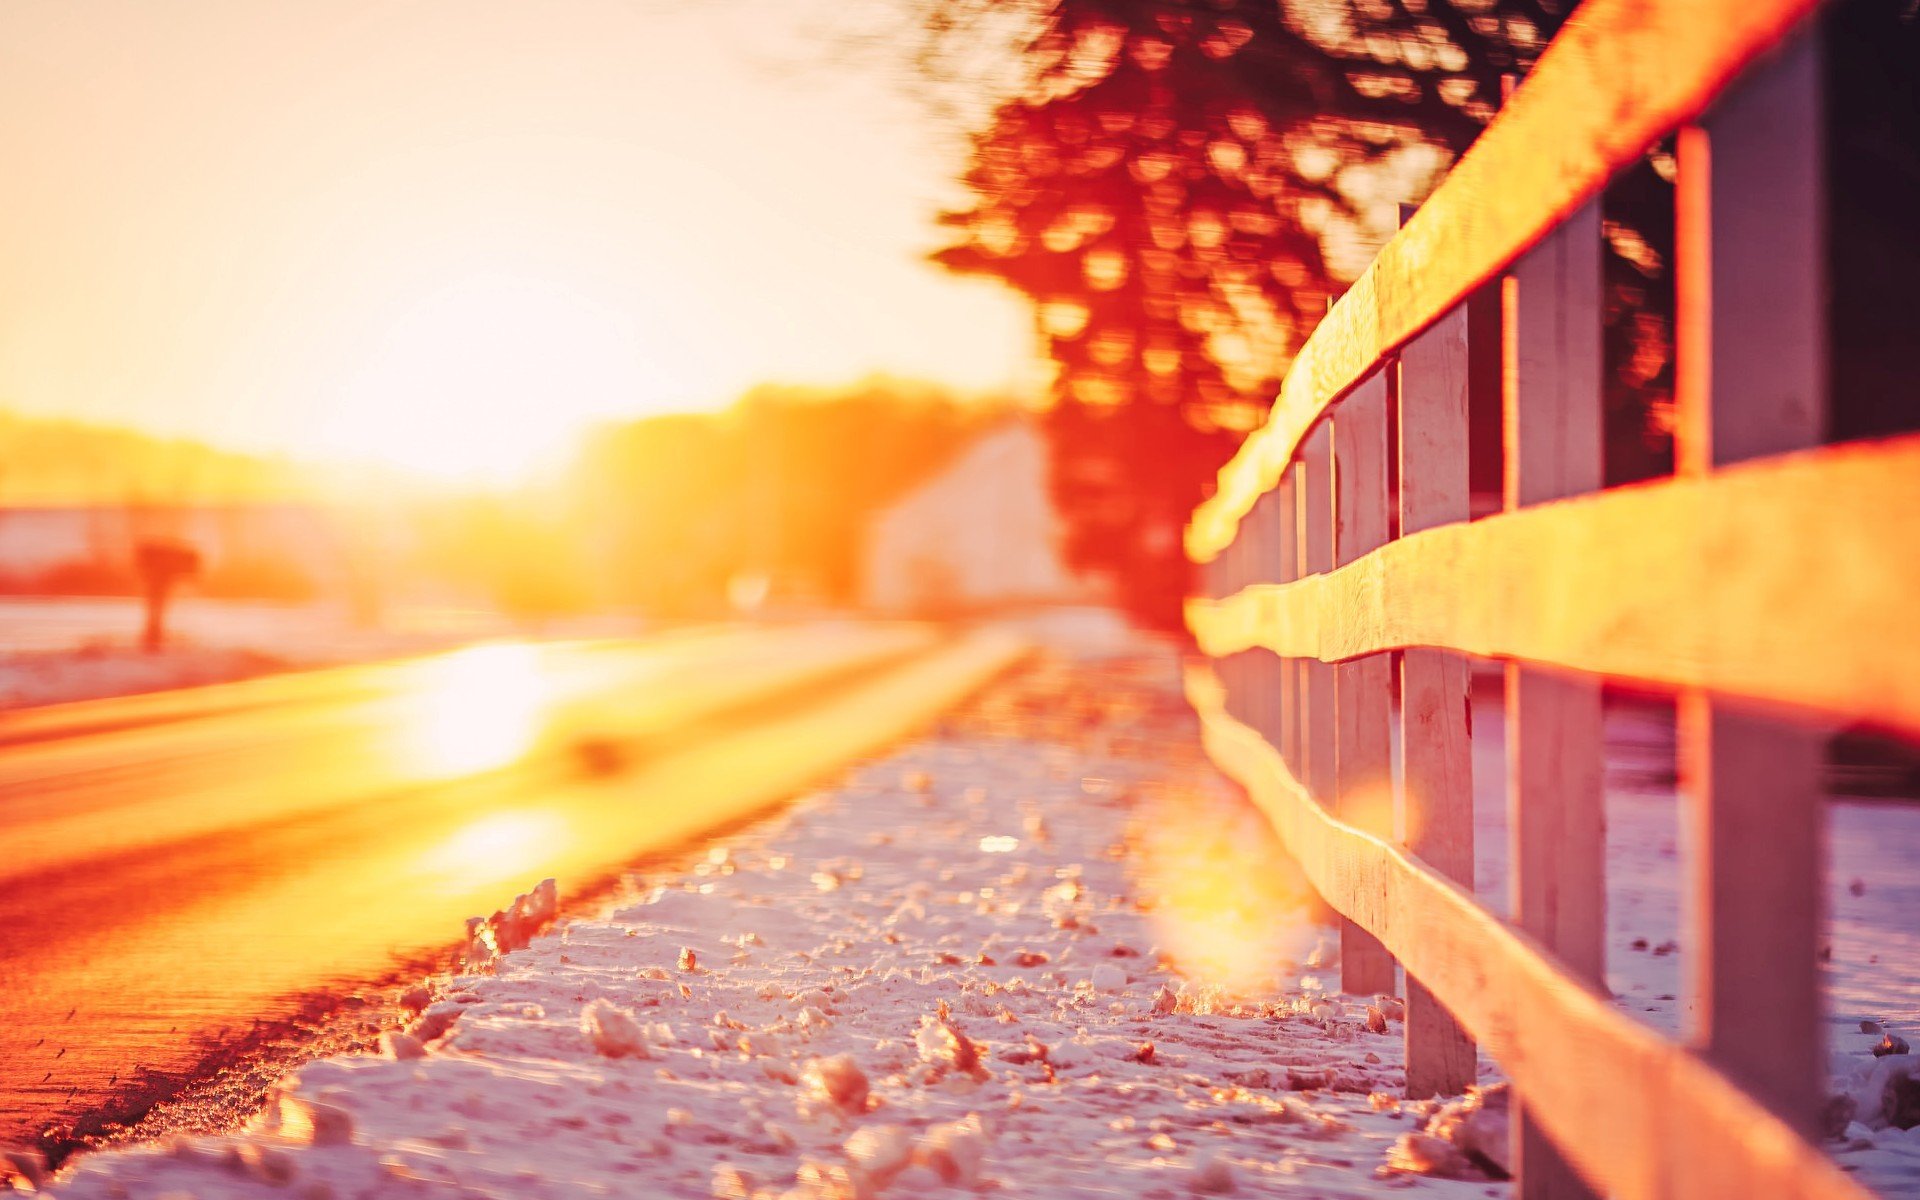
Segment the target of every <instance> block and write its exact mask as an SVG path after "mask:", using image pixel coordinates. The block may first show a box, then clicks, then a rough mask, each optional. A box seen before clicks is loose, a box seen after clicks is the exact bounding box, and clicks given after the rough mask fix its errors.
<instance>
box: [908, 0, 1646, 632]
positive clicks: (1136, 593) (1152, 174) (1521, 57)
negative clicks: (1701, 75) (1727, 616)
mask: <svg viewBox="0 0 1920 1200" xmlns="http://www.w3.org/2000/svg"><path fill="white" fill-rule="evenodd" d="M1013 7H1015V6H1014V5H1011V4H1009V3H1007V2H1006V0H969V2H963V3H958V4H942V5H933V6H928V7H927V8H926V9H925V11H924V22H925V23H924V26H923V32H924V38H925V40H924V42H923V43H922V45H921V46H920V48H919V49H918V51H917V53H916V55H915V59H916V62H917V63H919V65H920V66H921V68H922V69H923V70H924V71H926V72H928V73H929V74H931V75H933V76H935V77H939V76H941V75H942V74H943V73H944V72H950V71H952V70H953V69H954V66H953V64H954V63H956V62H959V61H962V60H963V59H964V57H965V52H964V49H963V48H964V47H965V46H967V45H968V43H969V39H974V38H978V37H980V36H982V33H981V31H982V30H990V31H993V30H997V31H1001V32H1004V30H1005V29H1006V28H1008V27H1009V24H1008V18H1007V13H1008V10H1009V9H1010V8H1013ZM1564 15H1565V13H1564V9H1563V6H1560V5H1556V4H1550V3H1540V2H1538V0H1497V2H1496V0H1485V2H1482V0H1328V2H1326V3H1318V4H1314V3H1308V2H1306V0H1282V2H1281V3H1278V4H1276V3H1275V2H1274V0H1055V2H1054V3H1051V4H1049V5H1046V6H1044V7H1043V8H1042V9H1041V10H1039V13H1038V17H1037V20H1036V21H1035V22H1034V23H1033V24H1031V25H1025V26H1020V25H1017V24H1016V25H1015V27H1016V28H1019V29H1020V30H1021V38H1022V44H1021V53H1022V54H1023V55H1024V56H1025V62H1026V64H1027V67H1028V69H1027V71H1026V72H1025V75H1024V84H1023V85H1022V86H1021V87H1019V88H1018V89H1017V94H1015V95H1014V96H1013V97H1012V98H1011V99H1009V100H1007V101H1006V102H1004V103H1002V104H1000V105H999V106H998V107H997V108H996V109H995V110H994V111H993V113H992V115H991V118H990V119H989V120H988V121H987V122H986V124H985V126H984V128H983V129H981V130H980V131H979V132H978V133H977V135H976V136H975V137H974V139H973V143H972V153H971V157H970V161H969V163H968V166H967V168H966V171H965V173H964V176H963V181H964V183H965V184H966V186H967V188H968V191H969V193H970V199H971V203H969V204H968V205H967V206H966V207H964V208H961V209H959V210H958V211H955V212H951V213H948V214H947V215H946V217H945V223H946V224H947V225H948V226H949V227H950V228H951V229H952V230H953V231H954V233H955V240H954V242H953V244H952V245H950V246H949V247H947V248H946V249H944V250H942V251H940V252H939V253H938V254H936V256H935V257H936V260H937V261H939V262H941V263H943V264H944V265H946V266H948V267H950V268H952V269H954V270H957V271H964V272H970V273H977V274H983V275H989V276H993V277H996V278H999V279H1001V280H1003V281H1005V282H1006V283H1008V284H1009V285H1011V286H1013V287H1014V288H1016V289H1017V290H1019V291H1021V292H1022V293H1024V294H1026V295H1027V296H1029V297H1031V298H1032V300H1033V301H1034V304H1035V309H1036V313H1037V316H1038V323H1039V326H1040V330H1041V334H1042V336H1043V337H1044V339H1045V341H1046V344H1047V347H1048V349H1049V351H1050V353H1051V355H1052V357H1053V358H1054V360H1055V361H1056V363H1057V364H1058V366H1059V374H1058V377H1057V381H1056V384H1055V387H1054V395H1053V401H1054V404H1053V407H1052V409H1051V411H1050V413H1049V414H1048V416H1047V418H1046V422H1047V428H1048V431H1049V434H1050V444H1051V447H1052V454H1053V488H1054V494H1055V498H1056V501H1057V502H1058V504H1059V505H1060V507H1061V510H1062V513H1063V515H1064V517H1065V518H1066V522H1067V525H1068V528H1069V531H1070V534H1069V536H1070V542H1069V546H1068V552H1069V556H1070V558H1071V560H1072V561H1073V562H1074V563H1075V564H1076V565H1078V566H1081V567H1083V568H1092V569H1101V570H1106V571H1110V572H1113V573H1114V574H1115V575H1116V576H1117V577H1118V578H1119V579H1120V580H1121V581H1122V591H1123V595H1124V597H1125V599H1126V601H1127V604H1128V607H1129V608H1130V609H1131V610H1132V611H1133V612H1134V613H1135V614H1136V615H1137V616H1139V617H1141V618H1143V619H1146V620H1148V621H1150V622H1152V623H1155V624H1165V625H1170V624H1175V623H1177V621H1178V603H1177V602H1178V599H1179V597H1180V596H1181V595H1182V594H1184V591H1185V589H1186V582H1187V579H1186V569H1185V564H1184V559H1183V557H1182V556H1181V554H1180V546H1179V538H1178V532H1179V529H1180V528H1181V526H1182V525H1183V524H1184V521H1185V519H1186V516H1187V514H1188V513H1189V512H1190V511H1191V509H1192V507H1193V506H1194V504H1196V503H1197V502H1198V501H1199V500H1200V499H1202V498H1203V495H1204V493H1205V490H1206V488H1207V487H1208V486H1210V484H1211V482H1212V478H1213V474H1214V472H1215V470H1217V468H1218V467H1219V465H1220V464H1221V463H1223V462H1224V461H1225V460H1226V459H1227V458H1228V457H1229V456H1230V455H1231V453H1232V451H1233V449H1234V447H1235V446H1236V445H1237V444H1238V442H1239V440H1240V438H1241V437H1243V436H1244V434H1245V432H1246V431H1247V430H1248V429H1250V428H1252V427H1253V426H1254V425H1255V424H1257V423H1258V421H1259V419H1260V418H1261V417H1262V415H1263V414H1264V412H1265V411H1266V409H1267V407H1268V405H1269V404H1270V403H1271V400H1272V397H1273V395H1274V393H1275V390H1276V387H1277V384H1278V381H1279V378H1280V376H1281V375H1282V374H1283V373H1284V371H1285V368H1286V366H1287V364H1288V362H1289V360H1290V359H1291V357H1292V355H1293V353H1294V352H1295V350H1297V348H1298V346H1299V344H1300V342H1301V341H1302V340H1303V339H1304V338H1305V336H1306V334H1307V333H1308V332H1309V331H1310V330H1311V329H1312V327H1313V324H1314V323H1315V322H1316V321H1317V320H1318V319H1319V317H1320V316H1321V315H1322V314H1323V313H1324V312H1325V309H1326V306H1327V303H1328V300H1329V298H1330V297H1331V296H1333V295H1336V294H1337V293H1338V291H1339V290H1340V289H1341V287H1342V286H1343V285H1344V283H1345V282H1347V281H1349V279H1350V275H1351V272H1352V271H1353V270H1354V269H1355V268H1356V267H1357V266H1358V265H1359V263H1357V262H1354V261H1353V260H1355V259H1356V258H1358V259H1360V260H1362V261H1363V260H1364V258H1365V256H1366V254H1367V253H1368V248H1369V245H1370V242H1369V238H1370V237H1373V238H1377V236H1379V234H1380V233H1381V232H1382V231H1381V230H1380V228H1379V224H1380V220H1379V218H1380V214H1381V212H1382V211H1383V210H1384V211H1386V212H1391V211H1392V205H1393V204H1394V203H1396V202H1401V201H1408V200H1416V199H1418V198H1419V197H1420V196H1421V195H1423V194H1424V192H1425V191H1426V190H1427V189H1428V188H1429V187H1430V186H1431V184H1432V182H1433V181H1434V179H1435V178H1436V177H1437V175H1438V169H1439V168H1441V167H1443V166H1444V165H1445V164H1447V163H1449V162H1450V161H1451V159H1452V158H1453V157H1454V156H1455V155H1457V154H1458V153H1460V152H1461V151H1463V150H1464V149H1465V148H1466V146H1467V145H1468V144H1469V143H1470V142H1471V141H1472V140H1473V138H1474V137H1475V136H1477V135H1478V133H1479V131H1480V129H1481V128H1482V127H1483V126H1484V124H1485V123H1486V121H1487V120H1489V119H1490V118H1491V116H1492V114H1493V112H1494V111H1495V109H1496V107H1497V104H1498V101H1499V97H1500V95H1501V91H1502V83H1503V80H1505V79H1507V78H1509V77H1511V76H1513V75H1515V74H1517V73H1520V72H1524V70H1525V69H1526V68H1527V67H1528V66H1530V64H1531V63H1532V61H1533V59H1534V58H1535V57H1536V56H1537V54H1538V52H1539V50H1540V49H1541V48H1542V47H1543V46H1544V45H1545V43H1546V40H1547V38H1548V37H1549V36H1550V34H1551V33H1552V31H1553V30H1554V29H1555V28H1557V27H1558V25H1559V23H1560V21H1561V20H1562V19H1563V18H1564ZM1649 178H1653V179H1654V181H1655V183H1656V184H1657V182H1658V180H1657V177H1654V176H1652V175H1651V174H1649ZM1623 240H1625V241H1627V242H1632V239H1631V238H1625V239H1623ZM1656 240H1657V239H1656ZM1356 247H1357V248H1358V250H1359V254H1358V255H1356V254H1355V253H1354V251H1355V249H1356ZM1634 248H1635V249H1643V250H1646V254H1644V255H1642V257H1641V265H1639V266H1633V265H1632V264H1628V266H1629V268H1630V271H1631V272H1632V273H1629V274H1625V275H1621V274H1620V264H1618V263H1615V264H1614V265H1612V266H1610V268H1609V270H1610V273H1611V274H1610V278H1614V277H1616V276H1617V277H1618V278H1619V280H1620V282H1621V283H1622V284H1623V285H1624V286H1626V287H1629V288H1634V287H1637V288H1639V291H1638V292H1634V293H1631V294H1626V293H1623V294H1622V295H1621V296H1619V297H1618V301H1619V302H1618V303H1615V304H1610V305H1609V311H1610V313H1611V314H1612V317H1613V321H1614V337H1615V340H1616V341H1618V342H1620V343H1621V345H1622V346H1623V347H1624V348H1625V349H1624V350H1623V356H1622V361H1627V360H1631V361H1633V362H1634V363H1635V370H1636V371H1638V372H1639V373H1640V376H1641V377H1642V380H1641V382H1642V383H1643V384H1644V382H1645V380H1647V379H1655V378H1657V377H1658V376H1659V375H1660V372H1661V371H1662V370H1663V369H1664V366H1665V358H1666V357H1667V356H1665V355H1664V352H1658V353H1647V352H1646V351H1645V347H1646V345H1647V344H1651V345H1652V346H1653V347H1654V349H1655V350H1656V351H1659V350H1660V346H1661V345H1662V343H1660V340H1659V339H1660V336H1664V330H1663V329H1662V328H1661V327H1659V326H1658V324H1657V323H1656V324H1655V325H1653V326H1649V325H1648V323H1647V322H1646V321H1644V320H1642V319H1641V318H1639V317H1637V316H1636V315H1635V314H1636V313H1638V312H1640V311H1642V310H1643V309H1644V308H1645V306H1646V305H1645V299H1646V296H1645V293H1646V292H1647V287H1646V284H1645V281H1646V279H1647V278H1649V272H1651V273H1652V274H1654V275H1657V274H1658V273H1659V272H1660V271H1662V270H1663V269H1664V262H1663V260H1662V259H1661V253H1660V251H1661V248H1660V247H1659V246H1658V245H1655V244H1653V243H1652V242H1649V241H1648V239H1645V238H1642V239H1640V241H1639V242H1638V243H1636V244H1635V245H1634ZM1656 335H1658V336H1656ZM1635 348H1639V349H1640V350H1641V352H1640V353H1639V354H1638V356H1637V357H1636V356H1635V355H1634V354H1633V353H1630V352H1628V351H1632V350H1634V349H1635ZM1628 428H1629V432H1630V434H1632V435H1633V436H1635V437H1637V436H1639V426H1629V427H1628Z"/></svg>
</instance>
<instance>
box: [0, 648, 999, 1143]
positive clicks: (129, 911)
mask: <svg viewBox="0 0 1920 1200" xmlns="http://www.w3.org/2000/svg"><path fill="white" fill-rule="evenodd" d="M1019 653H1020V647H1019V645H1018V643H1017V642H1016V641H1014V640H1013V639H1011V638H1009V637H1006V636H1001V635H991V634H987V635H979V634H977V635H972V636H970V637H963V638H957V639H956V638H953V637H950V636H947V635H941V634H938V633H936V632H935V631H933V630H931V629H929V628H926V627H919V626H908V625H875V624H855V623H836V624H821V625H809V626H801V627H781V628H759V629H755V628H722V629H713V630H702V631H691V632H684V633H680V634H676V635H671V636H667V637H662V638H658V639H650V640H647V641H641V642H634V641H623V642H573V643H547V644H538V643H496V644H489V645H484V646H477V647H472V648H468V649H465V650H460V651H455V652H452V653H447V654H441V655H435V656H432V657H428V658H423V659H417V660H411V661H407V662H400V663H390V664H382V665H373V666H358V667H350V668H339V669H333V670H327V671H315V672H303V673H298V674H293V675H283V676H277V677H272V678H267V679H258V680H250V681H247V682H244V683H238V684H227V685H220V686H216V687H206V688H194V689H187V690H183V691H180V692H174V693H162V694H156V695H151V696H141V697H129V698H125V699H120V700H110V701H95V702H88V703H83V704H69V705H60V706H55V707H51V708H47V709H41V710H29V711H24V712H18V713H14V714H10V715H7V716H5V717H0V1144H5V1143H8V1142H18V1141H23V1140H26V1139H28V1138H29V1137H31V1136H33V1135H35V1134H36V1133H37V1132H38V1131H39V1130H40V1129H42V1128H43V1127H45V1126H46V1125H47V1124H49V1123H50V1122H58V1121H62V1120H69V1119H71V1118H72V1116H73V1115H74V1114H76V1113H79V1112H84V1111H88V1110H89V1109H92V1108H94V1107H96V1106H97V1105H98V1104H99V1103H100V1102H101V1100H102V1099H103V1098H104V1097H107V1096H109V1095H111V1094H112V1093H113V1092H114V1090H115V1088H116V1087H121V1086H124V1084H125V1082H126V1081H127V1080H129V1079H130V1078H132V1077H133V1076H134V1075H135V1073H136V1072H140V1071H147V1072H160V1073H168V1074H171V1073H178V1072H182V1071H187V1070H190V1069H191V1068H192V1067H193V1065H194V1064H195V1063H196V1062H198V1061H201V1060H202V1059H203V1058H204V1055H205V1053H206V1050H207V1047H208V1046H209V1045H210V1044H214V1043H217V1042H219V1041H220V1040H221V1039H223V1038H235V1037H239V1036H241V1035H242V1034H243V1033H244V1032H245V1031H246V1030H247V1029H248V1028H249V1027H250V1026H251V1024H252V1023H253V1022H254V1021H255V1020H256V1019H260V1018H265V1019H272V1018H275V1017H276V1016H279V1015H283V1014H284V1013H285V1012H287V1011H289V1009H290V1007H291V1006H292V1005H294V1004H296V1003H297V1002H298V999H297V998H298V997H299V996H300V995H301V994H303V993H305V994H309V995H310V994H311V993H313V992H314V991H315V990H320V989H326V988H329V987H344V986H346V985H347V984H348V983H350V982H351V981H355V980H366V979H369V978H375V977H378V976H379V975H380V974H382V973H383V972H386V971H389V970H391V969H392V968H393V967H394V966H395V965H396V964H398V963H402V962H406V961H411V960H418V959H419V958H421V957H422V956H424V955H429V954H432V953H435V952H439V951H443V950H444V949H445V948H446V947H447V946H449V945H450V944H452V943H453V942H455V941H456V940H457V939H458V938H459V937H460V936H461V934H462V931H463V925H462V922H463V921H464V919H465V918H466V917H468V916H470V915H476V914H484V913H488V912H491V911H493V910H494V909H496V908H499V907H501V906H503V905H504V904H505V903H506V902H507V901H509V900H510V899H511V898H512V897H513V895H514V893H516V892H519V891H525V890H527V889H528V888H529V887H531V886H532V885H533V884H534V883H536V882H538V881H539V880H540V879H541V878H544V877H547V876H554V877H556V878H558V879H559V880H560V881H561V884H562V895H563V898H564V896H565V895H566V894H568V892H569V891H572V892H578V891H579V890H581V889H582V888H583V887H585V886H587V885H589V884H591V883H592V882H595V881H597V880H599V879H603V878H605V877H607V876H608V875H609V874H611V873H612V872H614V871H616V870H617V869H618V868H619V867H620V866H621V865H623V864H624V863H627V862H630V861H632V860H633V859H635V858H636V857H639V856H641V855H643V854H645V853H647V852H649V851H653V850H658V849H661V848H665V847H667V846H670V845H673V844H676V843H680V842H684V841H686V840H687V839H689V838H692V837H695V836H697V835H698V834H699V833H700V832H702V831H703V830H706V829H710V828H713V827H715V826H717V825H721V824H725V823H728V822H730V821H734V820H738V819H740V818H742V817H744V816H747V815H750V814H751V813H752V812H754V811H756V810H758V809H761V808H764V807H766V806H768V805H770V804H773V803H776V802H778V801H779V800H780V799H782V798H784V797H786V796H788V795H791V794H793V793H794V792H796V791H798V790H800V789H802V788H804V787H805V786H807V785H808V784H809V783H811V782H813V781H814V780H817V779H819V778H821V777H822V776H824V775H827V774H830V773H831V772H832V771H834V770H836V769H838V768H839V767H841V766H843V765H845V764H846V763H848V762H849V761H851V760H853V759H855V758H857V757H859V756H861V755H863V754H867V753H872V752H874V751H876V750H878V749H880V748H881V747H882V746H883V745H884V744H886V743H887V742H890V741H892V740H895V739H897V738H899V737H900V736H903V735H904V734H906V733H908V732H910V731H911V729H912V727H913V726H915V725H916V724H919V723H921V722H923V721H925V720H927V719H929V718H931V717H932V716H933V715H935V714H937V713H938V712H939V711H941V710H942V709H943V708H945V707H946V706H948V705H950V704H951V703H952V702H953V701H954V700H956V699H958V698H959V697H960V696H962V695H963V694H965V693H966V692H967V691H969V690H971V689H972V688H974V687H977V686H978V685H979V684H980V683H981V682H983V681H984V680H985V679H986V678H987V677H988V676H990V675H991V674H992V673H993V672H995V671H997V670H999V669H1001V668H1003V667H1005V666H1006V665H1007V664H1008V663H1010V662H1011V661H1013V659H1014V658H1015V657H1017V655H1018V654H1019Z"/></svg>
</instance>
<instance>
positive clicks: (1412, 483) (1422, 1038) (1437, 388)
mask: <svg viewBox="0 0 1920 1200" xmlns="http://www.w3.org/2000/svg"><path fill="white" fill-rule="evenodd" d="M1399 370H1400V387H1399V409H1400V421H1399V434H1400V437H1399V442H1400V444H1399V446H1398V452H1399V455H1400V491H1399V502H1400V531H1401V534H1402V535H1403V536H1404V535H1405V534H1409V533H1417V532H1419V531H1420V530H1422V529H1429V528H1432V527H1433V526H1436V525H1444V524H1447V523H1448V522H1451V521H1464V520H1466V519H1467V516H1468V504H1469V497H1468V490H1469V489H1468V478H1467V309H1466V306H1465V305H1461V306H1460V307H1458V308H1456V309H1455V310H1454V311H1453V312H1452V313H1449V314H1448V315H1447V316H1446V317H1445V318H1444V319H1442V320H1441V322H1440V323H1439V324H1438V325H1436V326H1434V327H1433V328H1432V329H1430V330H1428V331H1427V332H1426V333H1424V334H1422V335H1421V336H1420V337H1418V338H1415V339H1414V340H1413V342H1412V343H1410V344H1409V345H1408V346H1407V348H1406V350H1405V352H1404V353H1402V355H1401V356H1400V364H1399ZM1467 685H1468V678H1467V664H1466V662H1465V661H1464V660H1463V659H1461V658H1460V657H1459V656H1457V655H1451V654H1447V653H1444V652H1442V651H1438V650H1424V649H1414V650H1406V651H1403V652H1402V653H1401V655H1400V786H1399V789H1398V793H1399V808H1400V812H1399V818H1400V835H1401V838H1402V844H1404V845H1405V846H1406V848H1407V850H1408V852H1409V853H1411V854H1413V855H1415V856H1417V857H1418V858H1419V859H1420V860H1421V861H1423V862H1425V863H1426V864H1427V865H1428V866H1430V867H1431V868H1432V869H1433V870H1434V871H1436V872H1438V873H1439V874H1440V875H1441V876H1443V877H1444V878H1447V879H1451V880H1453V881H1454V882H1456V883H1458V884H1460V885H1461V886H1462V887H1464V888H1465V889H1466V890H1467V891H1468V892H1471V891H1472V890H1473V760H1472V747H1471V744H1470V743H1469V741H1468V735H1467ZM1406 1043H1407V1095H1408V1096H1410V1097H1413V1098H1416V1099H1418V1098H1422V1097H1426V1096H1439V1095H1454V1094H1457V1093H1459V1092H1462V1091H1464V1090H1466V1088H1467V1086H1468V1085H1470V1084H1471V1083H1473V1081H1474V1079H1475V1078H1476V1077H1477V1075H1478V1062H1477V1059H1478V1054H1477V1052H1476V1050H1475V1047H1474V1044H1473V1039H1472V1038H1471V1037H1469V1036H1468V1035H1467V1033H1466V1031H1465V1030H1463V1029H1462V1028H1460V1024H1459V1022H1457V1021H1455V1020H1454V1019H1453V1015H1452V1014H1451V1013H1449V1012H1447V1010H1446V1009H1445V1007H1443V1006H1442V1005H1441V1004H1440V1002H1439V1001H1438V1000H1437V999H1435V998H1434V996H1433V993H1432V992H1430V991H1428V990H1427V988H1426V986H1425V985H1424V984H1422V983H1421V982H1420V981H1419V980H1417V979H1415V978H1414V977H1413V975H1412V973H1411V972H1409V973H1408V976H1407V1021H1406Z"/></svg>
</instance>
